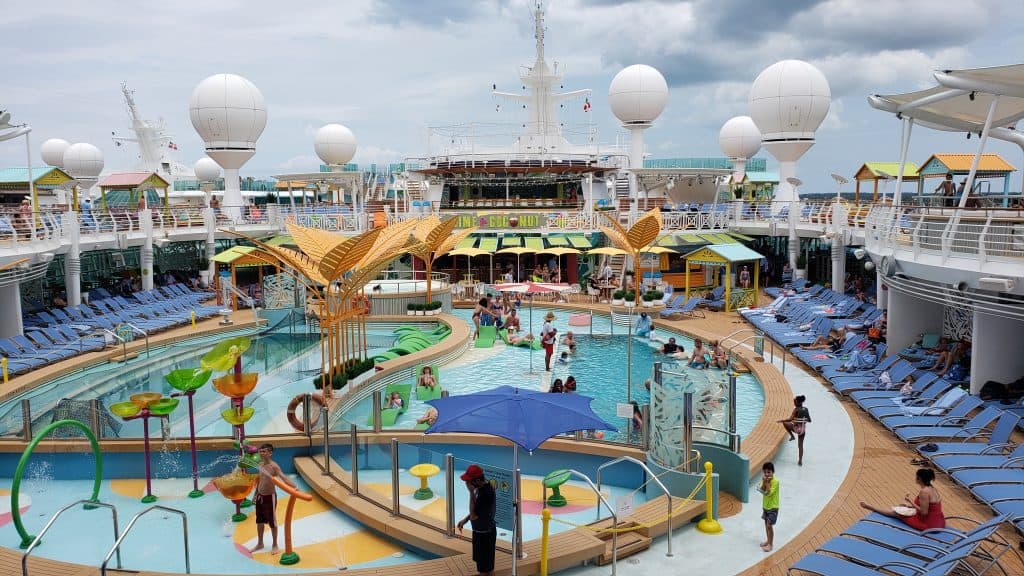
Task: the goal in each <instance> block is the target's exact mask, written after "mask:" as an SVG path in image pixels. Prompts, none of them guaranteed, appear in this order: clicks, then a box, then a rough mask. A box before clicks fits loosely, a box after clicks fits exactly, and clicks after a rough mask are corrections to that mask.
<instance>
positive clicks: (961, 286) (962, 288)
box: [953, 280, 967, 292]
mask: <svg viewBox="0 0 1024 576" xmlns="http://www.w3.org/2000/svg"><path fill="white" fill-rule="evenodd" d="M953 289H954V290H956V291H957V292H966V291H967V281H965V280H961V281H959V282H956V283H954V284H953Z"/></svg>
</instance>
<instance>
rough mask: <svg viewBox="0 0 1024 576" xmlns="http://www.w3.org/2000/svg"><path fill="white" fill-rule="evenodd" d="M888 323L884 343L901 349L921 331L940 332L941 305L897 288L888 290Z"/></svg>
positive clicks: (915, 338) (910, 342)
mask: <svg viewBox="0 0 1024 576" xmlns="http://www.w3.org/2000/svg"><path fill="white" fill-rule="evenodd" d="M889 299H890V304H891V306H889V324H888V330H887V332H888V333H887V335H886V344H887V345H888V349H889V350H902V349H904V348H906V347H907V346H909V345H911V344H913V343H914V342H916V341H917V340H918V338H920V337H921V334H923V333H926V332H927V333H933V334H939V333H941V332H942V318H943V306H942V304H938V303H935V302H929V301H927V300H922V299H920V298H915V297H913V296H909V295H907V294H904V293H903V292H900V291H898V290H889Z"/></svg>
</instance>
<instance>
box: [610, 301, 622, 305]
mask: <svg viewBox="0 0 1024 576" xmlns="http://www.w3.org/2000/svg"><path fill="white" fill-rule="evenodd" d="M612 306H622V300H612Z"/></svg>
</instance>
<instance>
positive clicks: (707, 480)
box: [697, 462, 722, 534]
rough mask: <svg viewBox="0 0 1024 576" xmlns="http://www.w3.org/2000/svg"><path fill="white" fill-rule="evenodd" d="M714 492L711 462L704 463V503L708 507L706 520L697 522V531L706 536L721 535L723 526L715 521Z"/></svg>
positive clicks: (705, 515) (705, 514)
mask: <svg viewBox="0 0 1024 576" xmlns="http://www.w3.org/2000/svg"><path fill="white" fill-rule="evenodd" d="M711 496H712V490H711V462H705V463H704V501H705V504H706V505H707V511H706V512H705V513H704V518H702V519H701V521H700V522H697V530H700V531H701V532H703V533H705V534H721V533H722V525H721V524H719V523H718V520H715V516H714V513H713V510H712V508H713V505H712V499H711Z"/></svg>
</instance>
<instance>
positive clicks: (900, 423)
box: [872, 388, 982, 430]
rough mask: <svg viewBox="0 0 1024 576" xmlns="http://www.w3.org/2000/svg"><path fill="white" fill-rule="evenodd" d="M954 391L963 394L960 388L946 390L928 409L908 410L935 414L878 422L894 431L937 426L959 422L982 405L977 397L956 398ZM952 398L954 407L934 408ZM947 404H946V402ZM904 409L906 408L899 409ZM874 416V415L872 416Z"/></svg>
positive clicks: (882, 419) (895, 416)
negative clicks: (913, 427)
mask: <svg viewBox="0 0 1024 576" xmlns="http://www.w3.org/2000/svg"><path fill="white" fill-rule="evenodd" d="M955 390H959V391H961V392H963V389H961V388H953V389H951V390H947V391H946V393H945V394H943V395H942V396H941V397H940V398H939V399H938V400H936V401H935V403H934V404H935V405H933V406H930V407H922V406H910V407H909V408H910V409H916V408H923V409H924V410H936V411H937V412H936V413H935V414H932V413H931V412H923V413H921V414H910V415H903V414H899V415H893V416H887V417H885V418H878V420H879V422H881V423H882V425H883V426H885V427H886V428H888V429H889V430H896V429H898V428H905V427H907V426H928V425H930V424H938V423H939V422H949V421H951V420H952V419H956V420H960V419H965V418H966V417H967V415H968V414H970V413H971V412H974V411H975V410H977V409H978V407H979V406H981V405H982V402H981V400H979V399H978V397H977V396H966V397H964V396H957V395H956V392H954V391H955ZM949 396H952V397H953V398H959V399H960V400H959V401H955V400H954V402H956V403H955V404H954V405H950V407H949V408H945V407H943V406H936V405H937V404H940V403H942V402H943V399H945V398H947V397H949ZM946 404H948V402H946ZM901 409H906V408H901ZM872 415H874V414H872Z"/></svg>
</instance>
